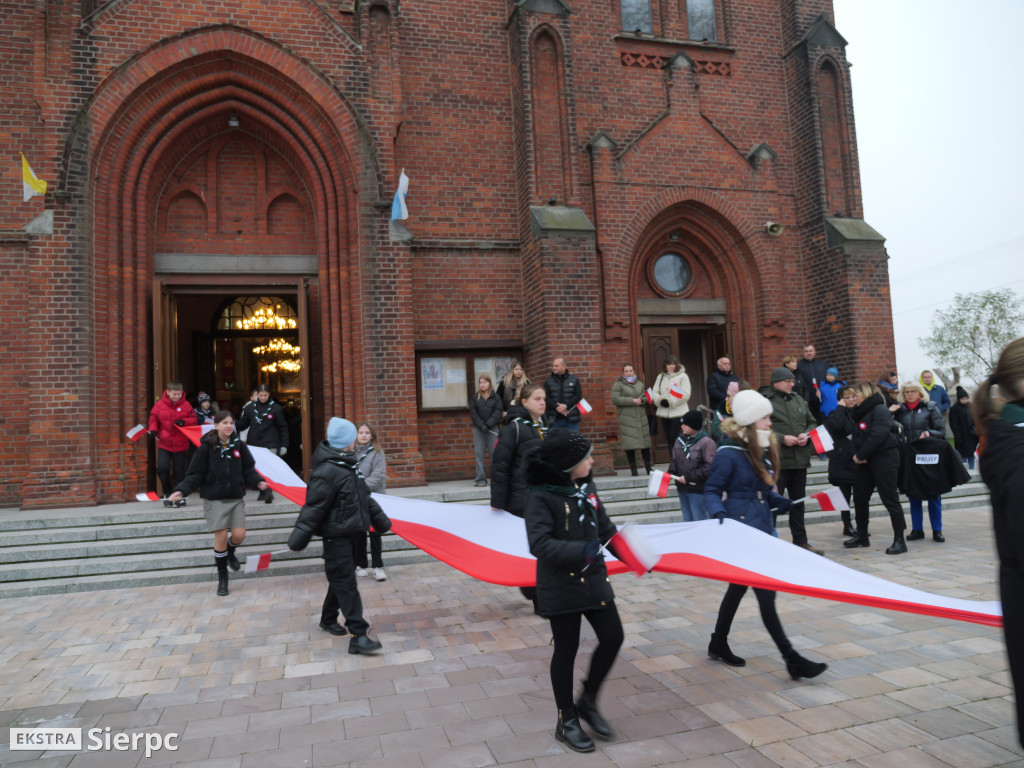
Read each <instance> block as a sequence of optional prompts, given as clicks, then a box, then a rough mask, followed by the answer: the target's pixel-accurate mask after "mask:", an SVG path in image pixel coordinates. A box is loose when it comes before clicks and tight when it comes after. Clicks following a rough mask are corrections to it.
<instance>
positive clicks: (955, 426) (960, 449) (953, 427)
mask: <svg viewBox="0 0 1024 768" xmlns="http://www.w3.org/2000/svg"><path fill="white" fill-rule="evenodd" d="M949 431H950V432H952V433H953V447H954V448H956V452H957V453H959V454H960V458H961V460H962V461H963V462H964V464H966V465H967V468H968V469H974V452H975V451H976V450H978V430H977V429H976V428H975V427H974V414H973V413H971V396H970V395H968V394H967V390H965V389H964V388H963V387H957V388H956V402H955V403H953V407H952V408H950V409H949Z"/></svg>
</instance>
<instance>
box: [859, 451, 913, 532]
mask: <svg viewBox="0 0 1024 768" xmlns="http://www.w3.org/2000/svg"><path fill="white" fill-rule="evenodd" d="M899 457H900V452H899V450H898V449H897V448H888V449H885V450H882V451H878V452H876V453H875V454H874V455H873V456H871V457H870V458H869V459H868V463H867V464H860V465H858V466H857V480H856V482H855V483H854V484H853V506H854V511H855V513H856V516H857V533H865V534H866V533H867V532H868V505H869V504H870V503H871V494H872V493H873V492H874V490H875V489H876V488H877V489H878V498H880V499H881V500H882V504H883V505H884V506H885V508H886V510H887V511H888V512H889V520H890V521H891V522H892V530H893V533H895V534H901V533H903V531H905V530H906V529H907V520H906V518H905V517H904V516H903V506H902V505H901V504H900V493H899V491H898V490H897V489H896V471H897V468H898V465H899Z"/></svg>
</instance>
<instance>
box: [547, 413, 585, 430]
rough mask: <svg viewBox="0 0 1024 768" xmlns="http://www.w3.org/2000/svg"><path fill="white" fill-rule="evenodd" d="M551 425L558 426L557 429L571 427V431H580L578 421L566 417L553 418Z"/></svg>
mask: <svg viewBox="0 0 1024 768" xmlns="http://www.w3.org/2000/svg"><path fill="white" fill-rule="evenodd" d="M551 426H552V427H558V429H571V430H572V431H573V432H579V431H580V423H579V422H578V421H569V420H568V419H566V418H563V417H562V416H559V417H557V418H556V419H555V423H554V424H552V425H551Z"/></svg>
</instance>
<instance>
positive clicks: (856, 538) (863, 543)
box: [843, 531, 871, 549]
mask: <svg viewBox="0 0 1024 768" xmlns="http://www.w3.org/2000/svg"><path fill="white" fill-rule="evenodd" d="M843 546H844V547H846V548H847V549H853V548H854V547H870V546H871V540H870V539H869V538H868V533H867V531H857V533H855V534H854V535H853V538H852V539H847V540H846V541H844V542H843Z"/></svg>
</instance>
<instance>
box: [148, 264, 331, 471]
mask: <svg viewBox="0 0 1024 768" xmlns="http://www.w3.org/2000/svg"><path fill="white" fill-rule="evenodd" d="M153 310H154V312H153V315H154V317H153V328H154V355H153V357H154V378H153V389H154V393H155V394H154V396H155V397H159V395H160V392H162V391H163V387H164V386H165V385H166V383H167V381H169V380H171V379H177V380H180V381H181V382H182V383H183V384H184V385H185V391H186V393H187V395H188V398H189V400H190V401H191V402H193V404H194V403H195V399H196V397H197V395H198V393H199V392H200V391H203V392H206V393H207V394H208V395H209V396H210V397H211V398H212V399H213V401H214V402H215V403H216V404H217V407H219V408H223V409H227V410H230V411H232V412H233V413H234V414H235V416H236V418H237V416H238V415H239V414H240V413H241V409H242V406H243V405H244V404H245V403H246V401H248V400H249V398H250V394H251V392H252V390H253V389H255V388H256V386H257V385H259V384H266V385H268V386H269V388H270V391H271V396H272V397H273V399H274V400H276V401H277V402H278V403H279V404H280V405H281V408H282V409H283V410H284V413H285V417H286V418H287V420H288V431H289V441H288V442H289V450H288V453H287V454H286V456H285V457H284V460H285V461H286V462H287V463H288V464H289V466H291V468H292V469H293V470H294V471H295V472H296V474H298V475H300V476H305V474H306V471H307V469H308V467H309V453H310V448H311V446H310V414H309V402H310V400H309V362H308V360H309V350H308V343H307V341H308V328H307V326H308V322H307V313H306V302H305V282H304V281H298V282H295V283H292V284H291V285H275V286H265V285H260V286H257V285H233V286H230V285H229V286H224V285H222V286H219V287H217V288H215V289H214V288H208V287H205V286H197V285H194V284H178V285H175V284H171V283H169V282H166V281H162V280H158V281H157V284H156V285H155V287H154V302H153Z"/></svg>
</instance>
